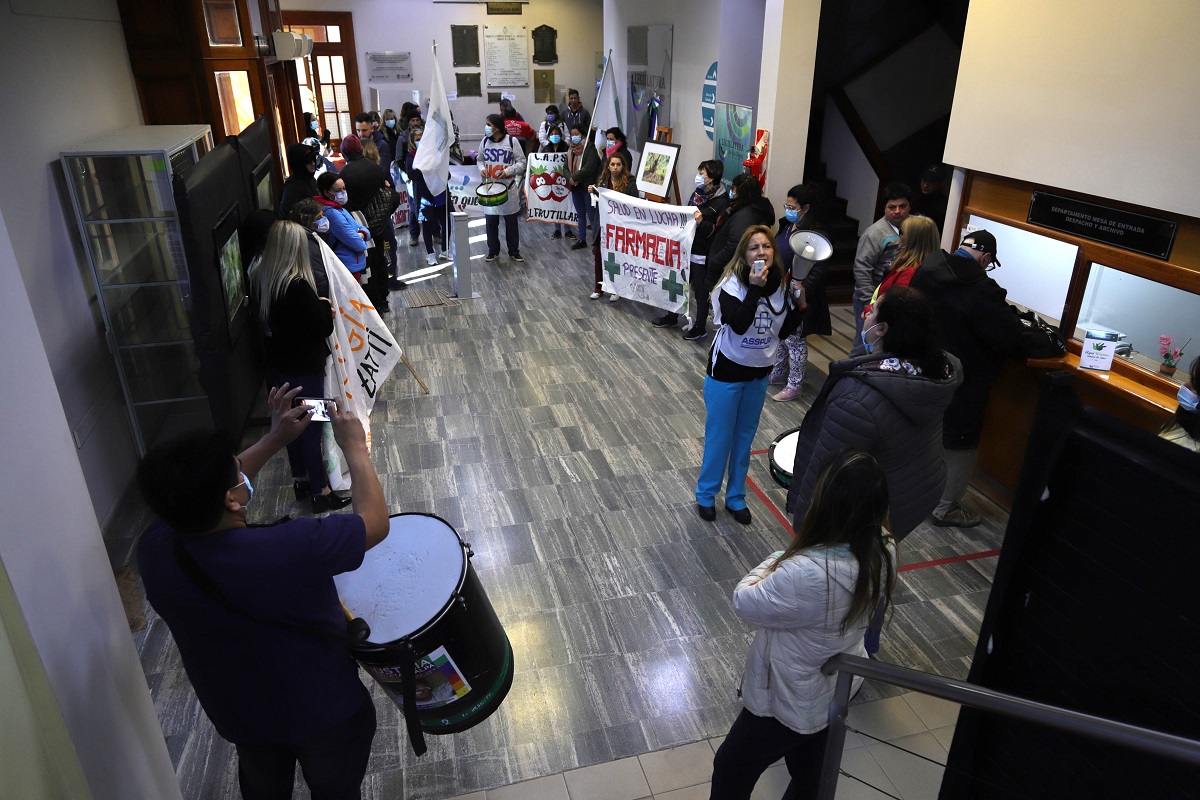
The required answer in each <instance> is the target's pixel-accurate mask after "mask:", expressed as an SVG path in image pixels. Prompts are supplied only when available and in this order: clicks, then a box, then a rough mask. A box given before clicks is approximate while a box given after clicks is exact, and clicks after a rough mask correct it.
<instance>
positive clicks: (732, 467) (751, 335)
mask: <svg viewBox="0 0 1200 800" xmlns="http://www.w3.org/2000/svg"><path fill="white" fill-rule="evenodd" d="M713 296H714V297H713V308H714V309H715V312H716V313H715V317H716V322H717V324H718V325H719V326H720V329H719V330H718V331H717V335H716V337H714V339H713V345H712V349H711V350H710V351H709V355H708V369H707V376H706V377H705V379H704V407H705V420H704V459H703V462H702V463H701V466H700V477H699V479H698V480H697V481H696V512H697V513H698V514H699V515H700V518H701V519H704V520H707V521H709V522H711V521H713V520H715V519H716V518H717V509H716V496H717V493H718V492H720V491H721V483H722V481H723V480H725V479H726V468H727V467H728V479H727V480H725V510H726V511H728V512H729V513H730V514H731V515H732V516H733V518H734V519H735V520H736V521H737V522H739V523H741V524H742V525H749V524H750V522H751V517H750V509H749V508H748V507H747V506H746V473H747V472H748V471H749V469H750V445H751V443H752V442H753V441H754V434H755V433H756V432H757V431H758V419H759V415H760V414H761V413H762V407H763V401H764V400H765V399H766V396H767V376H768V375H769V374H770V372H771V367H772V365H773V364H774V363H775V351H776V350H777V349H778V347H779V343H780V342H781V341H782V340H783V339H786V338H787V337H788V336H790V335H791V334H792V332H793V331H795V330H796V329H797V328H798V327H799V326H800V323H801V321H802V319H803V314H804V304H805V301H804V285H803V283H801V282H800V281H793V280H791V275H790V273H789V272H787V271H785V270H784V267H783V262H782V261H781V260H780V258H779V253H778V252H777V251H776V249H775V240H774V238H773V237H772V235H771V229H770V228H769V227H767V226H766V225H752V226H751V227H749V228H747V229H746V231H745V232H744V233H743V234H742V237H741V239H740V240H738V243H737V249H736V250H735V255H734V257H733V260H732V261H730V262H729V263H728V264H727V265H726V266H725V271H724V273H723V274H722V275H721V277H720V280H719V281H718V282H717V288H716V289H715V290H714V291H713Z"/></svg>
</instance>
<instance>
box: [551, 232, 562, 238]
mask: <svg viewBox="0 0 1200 800" xmlns="http://www.w3.org/2000/svg"><path fill="white" fill-rule="evenodd" d="M550 238H551V239H561V238H562V231H555V232H554V233H552V234H550Z"/></svg>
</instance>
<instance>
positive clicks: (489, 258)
mask: <svg viewBox="0 0 1200 800" xmlns="http://www.w3.org/2000/svg"><path fill="white" fill-rule="evenodd" d="M496 258H497V255H496V254H495V253H488V254H487V255H486V256H484V257H483V260H484V261H495V260H496Z"/></svg>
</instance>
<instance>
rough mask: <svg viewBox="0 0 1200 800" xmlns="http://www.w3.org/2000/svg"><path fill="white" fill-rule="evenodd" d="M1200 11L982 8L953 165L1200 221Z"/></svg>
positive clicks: (961, 96) (1068, 5) (967, 56)
mask: <svg viewBox="0 0 1200 800" xmlns="http://www.w3.org/2000/svg"><path fill="white" fill-rule="evenodd" d="M1198 31H1200V3H1197V2H1196V0H1157V1H1156V2H1154V3H1151V4H1147V5H1144V6H1143V5H1138V4H1130V3H1127V2H1118V0H1056V1H1055V2H1046V0H972V2H971V8H970V11H969V12H968V15H967V27H966V35H965V37H964V41H963V49H962V58H961V60H960V65H959V72H958V85H957V88H956V90H955V95H954V109H953V112H952V116H951V120H950V131H949V136H948V137H947V140H946V151H945V160H946V161H947V162H949V163H951V164H955V165H959V166H964V167H968V168H970V169H974V170H979V171H982V172H990V173H993V174H996V175H1005V176H1008V177H1012V178H1018V179H1021V180H1027V181H1033V182H1036V183H1044V184H1047V185H1050V186H1056V187H1060V188H1064V189H1073V190H1076V191H1079V192H1085V193H1088V194H1094V195H1097V196H1100V197H1108V198H1113V199H1116V200H1124V201H1126V202H1130V203H1136V204H1139V205H1143V206H1148V207H1150V208H1156V209H1162V210H1165V211H1172V212H1176V213H1180V214H1187V215H1189V216H1194V217H1197V216H1200V192H1197V191H1196V176H1197V175H1200V148H1198V147H1197V146H1196V132H1197V131H1200V103H1197V102H1196V98H1197V97H1200V60H1198V59H1197V58H1196V35H1197V32H1198Z"/></svg>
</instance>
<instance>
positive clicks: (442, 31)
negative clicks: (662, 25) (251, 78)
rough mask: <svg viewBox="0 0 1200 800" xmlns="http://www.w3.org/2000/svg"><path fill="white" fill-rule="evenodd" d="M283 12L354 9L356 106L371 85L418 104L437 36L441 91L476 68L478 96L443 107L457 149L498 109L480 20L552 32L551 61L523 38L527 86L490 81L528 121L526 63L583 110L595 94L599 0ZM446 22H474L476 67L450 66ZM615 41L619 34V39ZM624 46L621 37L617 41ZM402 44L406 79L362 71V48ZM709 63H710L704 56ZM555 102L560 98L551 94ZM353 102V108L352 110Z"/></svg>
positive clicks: (303, 4)
mask: <svg viewBox="0 0 1200 800" xmlns="http://www.w3.org/2000/svg"><path fill="white" fill-rule="evenodd" d="M280 5H281V7H282V8H283V10H284V11H285V12H286V11H300V10H303V11H343V12H344V11H349V12H351V13H352V14H353V15H354V46H355V47H356V48H357V50H358V78H359V83H360V88H361V89H362V95H363V96H362V108H369V107H370V100H371V89H372V88H375V89H378V90H380V98H381V100H382V103H383V105H384V107H385V108H386V107H391V108H394V109H395V110H396V111H397V112H399V111H400V106H401V104H402V103H404V102H405V101H406V100H411V99H412V97H411V95H412V90H413V89H418V90H420V92H421V107H422V110H424V107H425V101H426V100H427V99H428V97H429V86H430V83H431V82H432V80H433V52H432V45H433V41H434V40H435V39H436V40H437V43H438V64H439V65H440V66H441V69H442V80H443V81H444V82H445V84H446V91H447V92H453V91H454V90H455V86H456V79H455V77H454V75H455V73H456V72H480V73H482V84H483V97H469V98H463V99H459V100H452V101H451V102H450V110H451V112H453V114H454V120H455V122H456V123H457V124H458V126H459V130H460V135H461V138H462V140H463V142H462V145H463V149H464V150H471V149H474V147H475V144H477V143H478V142H479V140H480V139H482V138H483V118H484V117H485V116H486V115H488V114H491V113H495V112H496V111H497V110H498V109H497V107H496V105H495V104H489V103H488V102H487V93H488V91H489V89H488V85H487V59H486V57H485V56H484V51H483V26H484V25H496V26H502V25H508V26H513V25H517V26H520V25H524V26H525V27H526V28H527V29H528V32H532V31H533V29H534V28H536V27H538V26H539V25H549V26H550V27H552V28H554V29H556V30H557V31H558V42H557V51H558V63H557V64H544V65H543V64H534V63H533V38H532V37H530V38H529V59H530V61H529V86H527V87H493V88H492V89H491V91H494V92H500V91H503V92H508V93H509V94H512V95H516V98H517V99H516V100H515V101H514V102H513V105H515V106H516V107H517V110H518V111H520V112H521V115H522V116H523V117H525V121H526V122H528V123H530V124H531V125H533V127H534V128H537V126H538V125H539V124H540V123H541V121H542V119H543V118H544V117H545V113H544V111H543V109H544V108H545V106H546V104H545V103H534V102H533V70H534V69H552V70H554V82H555V84H556V85H561V86H572V87H574V88H577V89H579V95H580V98H581V99H582V100H583V104H584V105H585V106H587V108H588V109H589V110H591V107H592V102H593V100H594V99H595V97H596V65H595V58H596V53H597V52H598V51H600V50H601V49H602V48H603V39H602V37H601V9H602V5H601V2H600V0H534V2H532V3H530V4H529V5H527V6H525V7H524V9H525V11H524V13H523V14H521V15H520V16H507V15H504V16H488V15H487V9H486V6H484V5H482V4H479V5H472V4H452V3H433V2H430V0H342V2H340V3H338V4H336V6H331V5H330V3H329V2H328V0H283V2H282V3H281V4H280ZM451 25H478V26H479V60H480V66H479V67H461V68H458V69H456V68H455V67H454V56H453V50H452V48H451V46H450V26H451ZM622 41H623V39H622ZM623 46H624V45H623V44H622V47H623ZM386 50H393V51H401V52H404V51H410V52H412V56H413V82H412V83H411V84H408V83H383V84H377V85H374V86H372V85H371V84H370V83H369V82H368V80H367V78H368V74H369V73H368V70H367V55H366V54H367V53H368V52H379V51H386ZM710 63H711V62H710ZM554 102H555V103H560V102H561V101H560V100H559V98H557V97H556V98H555V101H554ZM357 110H358V109H355V111H357Z"/></svg>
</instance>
